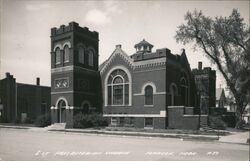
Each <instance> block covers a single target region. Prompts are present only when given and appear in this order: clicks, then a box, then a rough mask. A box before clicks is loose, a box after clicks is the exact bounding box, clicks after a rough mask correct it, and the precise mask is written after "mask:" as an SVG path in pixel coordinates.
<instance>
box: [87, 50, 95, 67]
mask: <svg viewBox="0 0 250 161" xmlns="http://www.w3.org/2000/svg"><path fill="white" fill-rule="evenodd" d="M88 64H89V66H94V52H93V51H92V50H89V51H88Z"/></svg>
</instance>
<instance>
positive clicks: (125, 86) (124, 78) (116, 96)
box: [107, 69, 130, 105]
mask: <svg viewBox="0 0 250 161" xmlns="http://www.w3.org/2000/svg"><path fill="white" fill-rule="evenodd" d="M129 85H130V82H129V78H128V75H127V73H126V72H125V71H124V70H122V69H116V70H114V71H113V72H111V74H109V76H108V80H107V97H108V99H107V105H129V92H130V89H129Z"/></svg>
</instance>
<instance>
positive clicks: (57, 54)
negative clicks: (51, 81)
mask: <svg viewBox="0 0 250 161" xmlns="http://www.w3.org/2000/svg"><path fill="white" fill-rule="evenodd" d="M60 59H61V54H60V48H56V64H60V62H61V61H60Z"/></svg>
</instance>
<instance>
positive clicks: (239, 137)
mask: <svg viewBox="0 0 250 161" xmlns="http://www.w3.org/2000/svg"><path fill="white" fill-rule="evenodd" d="M0 128H14V129H27V130H30V131H50V132H53V131H54V132H69V133H85V134H103V135H120V136H142V137H161V138H179V139H183V140H200V141H218V142H221V143H233V144H244V145H248V143H247V139H248V138H249V132H231V134H232V135H227V136H220V138H218V136H217V135H199V134H179V133H178V134H177V133H157V132H141V131H140V132H137V131H109V130H105V129H101V130H97V129H48V128H46V127H45V128H39V127H24V126H7V125H0Z"/></svg>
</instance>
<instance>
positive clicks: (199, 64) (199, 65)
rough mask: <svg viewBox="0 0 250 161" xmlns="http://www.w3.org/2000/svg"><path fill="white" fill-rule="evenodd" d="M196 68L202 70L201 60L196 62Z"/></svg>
mask: <svg viewBox="0 0 250 161" xmlns="http://www.w3.org/2000/svg"><path fill="white" fill-rule="evenodd" d="M198 69H199V70H202V62H201V61H199V62H198Z"/></svg>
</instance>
